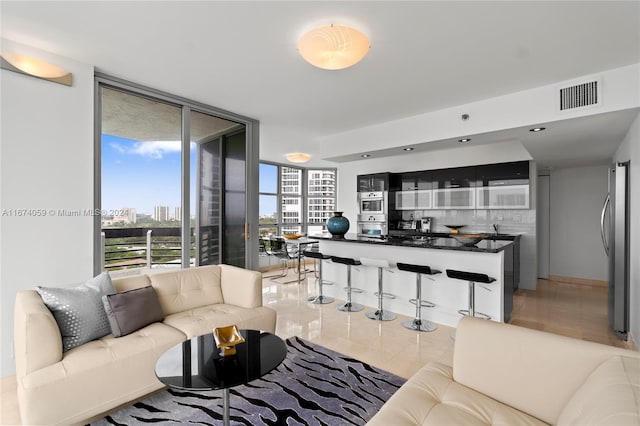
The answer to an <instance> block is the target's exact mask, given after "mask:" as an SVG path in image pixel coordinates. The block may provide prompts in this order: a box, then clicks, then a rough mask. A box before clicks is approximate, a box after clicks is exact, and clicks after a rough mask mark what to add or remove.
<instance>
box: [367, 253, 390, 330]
mask: <svg viewBox="0 0 640 426" xmlns="http://www.w3.org/2000/svg"><path fill="white" fill-rule="evenodd" d="M360 263H362V265H364V266H374V267H376V268H378V292H377V293H374V294H375V295H376V296H378V310H376V311H371V312H367V313H366V315H367V318H370V319H372V320H378V321H391V320H394V319H396V317H397V315H396V314H395V313H393V312H389V311H385V310H384V309H383V308H382V300H383V299H384V298H387V299H395V298H396V296H394V295H393V294H391V293H385V292H384V291H383V288H382V276H383V275H384V270H385V269H386V270H389V268H390V267H391V265H389V262H388V261H387V260H384V259H372V258H369V257H361V258H360Z"/></svg>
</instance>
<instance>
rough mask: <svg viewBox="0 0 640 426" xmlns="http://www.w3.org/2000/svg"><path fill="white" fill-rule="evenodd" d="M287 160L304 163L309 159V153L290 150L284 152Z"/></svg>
mask: <svg viewBox="0 0 640 426" xmlns="http://www.w3.org/2000/svg"><path fill="white" fill-rule="evenodd" d="M286 157H287V161H290V162H292V163H306V162H307V161H309V160H310V159H311V154H307V153H306V152H290V153H288V154H286Z"/></svg>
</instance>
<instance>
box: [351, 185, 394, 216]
mask: <svg viewBox="0 0 640 426" xmlns="http://www.w3.org/2000/svg"><path fill="white" fill-rule="evenodd" d="M358 203H359V204H360V214H362V215H365V214H387V192H385V191H377V192H359V193H358Z"/></svg>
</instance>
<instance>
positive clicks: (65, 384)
mask: <svg viewBox="0 0 640 426" xmlns="http://www.w3.org/2000/svg"><path fill="white" fill-rule="evenodd" d="M112 281H113V284H114V286H115V288H116V290H117V291H126V290H131V289H136V288H141V287H145V286H149V285H151V286H153V288H154V289H155V291H156V294H157V295H158V299H159V302H160V305H161V307H162V311H163V313H164V315H165V319H164V321H163V322H162V323H159V322H156V323H153V324H150V325H148V326H146V327H144V328H142V329H140V330H138V331H135V332H133V333H132V334H128V335H126V336H123V337H119V338H115V337H114V336H113V335H107V336H104V337H102V338H100V339H99V340H94V341H91V342H89V343H85V344H83V345H81V346H79V347H76V348H73V349H71V350H69V351H67V352H64V353H63V352H62V339H61V335H60V330H59V328H58V325H57V323H56V321H55V319H54V317H53V316H52V314H51V312H50V311H49V310H48V309H47V307H46V306H45V305H44V303H43V301H42V299H41V298H40V296H39V295H38V293H37V292H36V291H31V290H30V291H22V292H19V293H18V295H17V297H16V303H15V338H14V340H15V353H16V377H17V382H18V401H19V403H20V414H21V416H22V422H23V424H47V425H50V424H65V425H67V424H80V423H82V422H83V421H86V420H87V419H89V418H91V417H93V416H96V415H99V414H101V413H104V412H106V411H108V410H111V409H113V408H115V407H118V406H119V405H122V404H124V403H127V402H130V401H132V400H134V399H136V398H139V397H142V396H144V395H146V394H149V393H150V392H153V391H155V390H158V389H161V388H162V387H163V385H162V383H160V382H159V381H158V380H157V379H156V377H155V373H154V367H155V363H156V360H157V359H158V358H159V357H160V355H162V354H163V353H164V352H165V351H166V350H167V349H169V348H170V347H172V346H174V345H176V344H178V343H180V342H181V341H184V340H186V339H188V338H191V337H194V336H198V335H201V334H205V333H210V332H212V330H213V328H215V327H219V326H225V325H230V324H236V325H237V326H238V327H239V328H248V329H260V330H265V331H270V332H275V327H276V312H275V311H274V310H273V309H270V308H268V307H264V306H262V274H260V273H259V272H255V271H249V270H246V269H241V268H237V267H234V266H229V265H216V266H202V267H197V268H189V269H180V270H175V271H171V272H163V273H156V274H152V275H135V276H131V277H126V278H120V279H113V280H112Z"/></svg>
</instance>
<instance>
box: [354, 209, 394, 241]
mask: <svg viewBox="0 0 640 426" xmlns="http://www.w3.org/2000/svg"><path fill="white" fill-rule="evenodd" d="M358 235H359V236H363V237H381V236H386V235H387V216H386V215H384V214H360V215H358Z"/></svg>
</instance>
